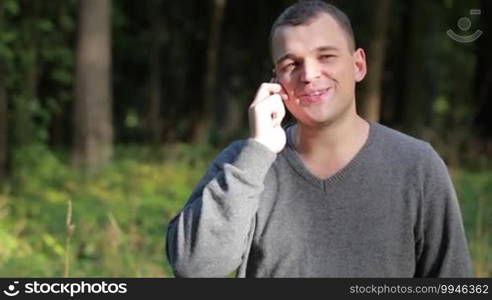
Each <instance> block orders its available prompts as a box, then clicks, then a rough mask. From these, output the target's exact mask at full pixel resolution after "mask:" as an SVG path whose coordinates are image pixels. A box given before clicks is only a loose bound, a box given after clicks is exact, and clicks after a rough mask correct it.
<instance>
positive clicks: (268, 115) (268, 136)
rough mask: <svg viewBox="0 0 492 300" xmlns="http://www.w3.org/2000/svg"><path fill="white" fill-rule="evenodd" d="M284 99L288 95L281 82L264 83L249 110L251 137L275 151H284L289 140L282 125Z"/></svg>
mask: <svg viewBox="0 0 492 300" xmlns="http://www.w3.org/2000/svg"><path fill="white" fill-rule="evenodd" d="M282 99H287V95H286V94H285V93H284V92H283V90H282V86H281V85H280V84H277V83H263V84H262V85H261V86H260V88H259V89H258V92H257V93H256V97H255V100H254V101H253V103H251V105H250V106H249V111H248V116H249V129H250V134H251V138H253V139H255V140H256V141H258V142H260V143H262V144H263V145H265V146H266V147H267V148H268V149H270V150H272V151H273V152H275V153H279V152H280V151H282V149H284V147H285V143H286V141H287V139H286V135H285V131H284V129H283V128H282V125H281V123H282V119H283V118H284V116H285V107H284V103H283V101H282Z"/></svg>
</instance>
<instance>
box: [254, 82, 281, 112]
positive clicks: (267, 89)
mask: <svg viewBox="0 0 492 300" xmlns="http://www.w3.org/2000/svg"><path fill="white" fill-rule="evenodd" d="M280 92H282V86H281V85H280V84H278V83H262V84H261V86H260V88H259V89H258V92H257V93H256V96H255V100H254V101H253V103H251V106H254V105H256V104H257V103H258V102H260V101H261V100H264V99H265V98H267V97H269V96H271V95H272V94H278V93H280Z"/></svg>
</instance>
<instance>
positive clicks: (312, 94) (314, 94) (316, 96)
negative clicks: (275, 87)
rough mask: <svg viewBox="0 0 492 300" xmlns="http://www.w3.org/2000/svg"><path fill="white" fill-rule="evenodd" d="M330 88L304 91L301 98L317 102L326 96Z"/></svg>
mask: <svg viewBox="0 0 492 300" xmlns="http://www.w3.org/2000/svg"><path fill="white" fill-rule="evenodd" d="M330 89H331V88H326V89H321V90H315V91H306V92H302V93H301V94H300V95H299V99H300V100H302V101H306V102H309V103H317V102H320V101H321V100H323V99H324V98H325V97H324V96H325V95H326V94H327V93H328V91H329V90H330Z"/></svg>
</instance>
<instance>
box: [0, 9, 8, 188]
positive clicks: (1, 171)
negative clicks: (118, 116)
mask: <svg viewBox="0 0 492 300" xmlns="http://www.w3.org/2000/svg"><path fill="white" fill-rule="evenodd" d="M2 21H3V1H0V32H1V31H2V29H3V22H2ZM7 136H8V111H7V93H6V87H5V66H4V58H3V57H2V56H0V182H1V181H2V180H3V179H4V178H5V176H6V173H7V150H8V144H7V141H8V139H7Z"/></svg>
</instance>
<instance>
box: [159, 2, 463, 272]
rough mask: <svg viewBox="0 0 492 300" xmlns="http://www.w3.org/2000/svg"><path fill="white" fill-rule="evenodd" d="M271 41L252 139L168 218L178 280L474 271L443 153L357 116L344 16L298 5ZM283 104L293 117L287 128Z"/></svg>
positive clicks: (355, 68) (218, 164) (236, 147)
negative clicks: (271, 71)
mask: <svg viewBox="0 0 492 300" xmlns="http://www.w3.org/2000/svg"><path fill="white" fill-rule="evenodd" d="M271 48H272V59H273V63H274V65H275V74H276V76H275V78H274V80H273V81H274V83H263V84H262V85H261V86H260V87H259V89H258V92H257V94H256V97H255V99H254V100H253V102H252V103H251V105H250V107H249V123H250V124H249V125H250V138H248V139H246V140H242V141H237V142H235V143H233V144H232V145H230V146H229V147H228V148H227V149H225V150H224V151H223V152H222V153H221V154H220V155H219V156H218V157H217V158H216V159H215V160H214V162H213V163H212V166H211V167H210V168H209V170H208V171H207V173H206V174H205V176H204V177H203V178H202V180H201V181H200V182H199V183H198V185H197V186H196V188H195V190H194V191H193V193H192V195H191V196H190V199H189V200H188V202H187V204H186V205H185V207H184V208H183V210H182V211H181V212H180V213H179V214H178V215H177V216H176V217H175V218H174V219H173V220H172V221H171V222H170V224H169V227H168V235H167V255H168V259H169V261H170V263H171V266H172V267H173V269H174V271H175V274H176V276H179V277H209V276H216V277H224V276H227V275H228V274H230V273H231V272H234V271H237V274H238V276H240V277H469V276H472V270H471V262H470V256H469V251H468V247H467V243H466V238H465V234H464V230H463V224H462V220H461V214H460V209H459V206H458V202H457V199H456V194H455V192H454V188H453V186H452V183H451V180H450V178H449V175H448V172H447V169H446V166H445V165H444V163H443V161H442V160H441V158H440V157H439V156H438V154H437V153H436V152H435V151H434V150H433V148H432V147H431V146H430V145H429V144H428V143H426V142H423V141H420V140H417V139H415V138H412V137H410V136H407V135H405V134H403V133H399V132H397V131H394V130H392V129H390V128H388V127H385V126H383V125H380V124H378V123H371V122H367V121H366V120H364V119H363V118H361V117H360V116H359V115H357V112H356V101H355V99H356V97H355V84H356V82H360V81H361V80H363V78H364V77H365V75H366V70H367V68H366V60H365V53H364V51H363V50H362V49H356V47H355V42H354V37H353V33H352V28H351V25H350V21H349V20H348V18H347V17H346V15H345V14H344V13H343V12H341V11H340V10H339V9H338V8H336V7H334V6H332V5H329V4H326V3H325V2H322V1H304V2H299V3H298V4H295V5H293V6H291V7H289V8H287V9H286V10H285V11H284V12H283V13H282V14H281V15H280V16H279V17H278V19H277V20H276V22H275V23H274V24H273V26H272V30H271ZM285 108H287V109H288V110H289V111H290V112H291V113H292V115H293V116H294V117H295V118H296V120H297V123H296V125H293V126H289V127H287V128H283V127H282V126H281V121H282V119H283V118H284V116H285Z"/></svg>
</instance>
